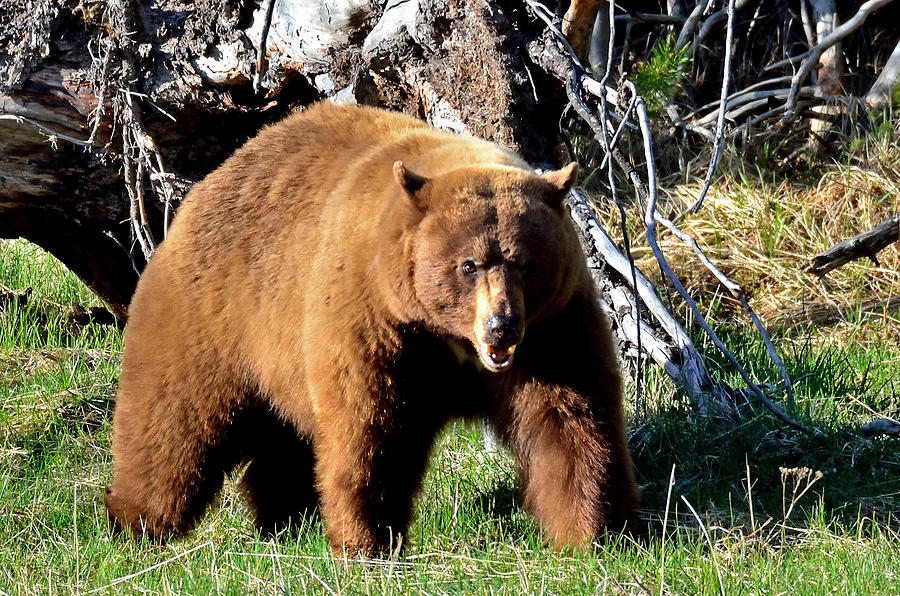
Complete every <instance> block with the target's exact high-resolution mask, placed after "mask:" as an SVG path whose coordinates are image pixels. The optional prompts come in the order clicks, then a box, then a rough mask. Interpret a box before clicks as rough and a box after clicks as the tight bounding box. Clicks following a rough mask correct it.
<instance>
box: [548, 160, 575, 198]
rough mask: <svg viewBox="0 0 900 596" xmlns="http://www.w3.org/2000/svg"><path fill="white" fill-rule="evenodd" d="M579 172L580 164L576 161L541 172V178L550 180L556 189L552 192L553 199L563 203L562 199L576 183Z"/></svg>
mask: <svg viewBox="0 0 900 596" xmlns="http://www.w3.org/2000/svg"><path fill="white" fill-rule="evenodd" d="M577 174H578V164H576V163H575V162H574V161H573V162H572V163H570V164H569V165H567V166H565V167H563V168H561V169H559V170H551V171H549V172H544V173H543V174H541V179H542V180H544V182H548V183H549V184H550V186H552V187H553V188H554V189H555V192H553V193H552V195H551V196H552V199H551V200H556V201H559V202H560V203H562V200H563V199H564V198H566V195H567V194H569V189H571V188H572V185H573V184H575V177H576V175H577Z"/></svg>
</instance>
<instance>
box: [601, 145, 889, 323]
mask: <svg viewBox="0 0 900 596" xmlns="http://www.w3.org/2000/svg"><path fill="white" fill-rule="evenodd" d="M898 137H900V135H898V134H897V133H895V134H894V135H891V136H890V137H889V138H888V140H887V141H885V140H884V139H882V140H880V141H876V140H869V141H862V142H860V143H859V144H858V145H859V147H858V149H857V151H856V152H855V153H854V154H852V155H851V156H850V158H849V159H848V160H847V161H848V163H846V164H843V165H842V164H833V165H831V166H829V167H828V168H827V169H826V170H825V171H824V173H822V174H821V175H819V176H817V177H814V178H813V180H812V181H811V182H810V181H808V180H807V181H796V180H794V179H790V178H781V179H777V178H775V179H773V177H772V175H771V174H769V175H765V174H754V175H753V176H752V177H749V176H748V175H746V174H745V173H744V172H740V171H732V172H729V171H722V172H720V174H719V176H718V182H717V183H716V184H714V185H713V187H712V188H711V189H710V192H709V194H708V196H707V198H706V201H705V203H704V206H703V208H702V210H701V212H700V213H699V214H696V215H694V214H691V213H689V212H688V209H689V207H690V206H691V205H693V204H694V202H695V201H696V200H697V197H698V195H699V193H700V189H701V187H702V182H701V181H696V182H691V183H688V184H680V185H677V186H671V187H664V188H661V189H660V192H661V197H660V211H661V212H662V213H664V214H665V215H667V216H669V217H670V218H674V219H675V221H676V223H677V224H678V225H679V227H681V228H682V230H684V231H686V232H688V233H690V234H691V235H692V236H694V237H695V238H697V240H698V242H699V244H700V246H701V247H702V248H703V250H704V251H705V252H706V253H707V254H708V255H709V256H710V258H711V259H712V260H713V262H714V263H716V265H717V266H718V267H719V268H720V269H722V271H723V272H724V273H725V274H726V275H728V276H729V277H730V278H731V279H733V280H734V281H736V282H738V283H739V284H740V285H741V286H742V287H743V289H744V291H745V293H746V294H747V295H748V297H749V299H750V302H751V305H752V306H753V308H754V309H755V310H756V311H757V312H758V313H759V314H760V316H761V318H762V319H763V321H764V322H765V324H766V325H767V326H768V327H770V328H775V329H791V328H795V327H806V326H809V325H816V326H825V327H832V328H833V329H834V330H836V331H843V332H845V333H850V334H853V335H854V339H857V340H860V339H862V338H861V337H859V331H860V327H865V323H866V321H873V320H878V321H880V322H881V324H877V325H875V327H877V328H878V332H877V333H876V335H877V337H872V338H871V339H874V340H877V341H884V340H887V339H890V340H893V341H896V340H898V339H900V243H894V244H893V245H891V246H889V247H887V248H886V249H884V250H883V251H881V253H879V254H878V260H879V263H878V264H875V263H872V262H871V261H869V260H860V261H855V262H853V263H850V264H847V265H845V266H843V267H841V268H839V269H837V270H834V271H832V272H830V273H829V274H828V275H826V276H825V277H824V278H823V279H822V280H819V279H818V278H817V277H815V276H812V275H808V274H805V273H803V272H802V269H803V267H804V266H805V265H806V264H807V262H808V261H809V259H810V258H811V257H812V256H813V255H815V254H816V253H818V252H821V251H822V250H824V249H826V248H828V247H829V246H832V245H834V244H836V243H838V242H840V241H841V240H845V239H847V238H849V237H851V236H853V235H855V234H858V233H860V232H864V231H866V230H869V229H871V228H873V227H875V226H876V225H877V224H878V223H880V222H882V221H884V220H885V219H887V218H888V217H890V216H892V215H895V214H897V213H900V146H898V144H897V141H896V139H897V138H898ZM891 139H894V140H891ZM766 178H768V179H766ZM597 205H598V208H597V210H598V214H599V217H600V219H601V221H603V222H605V223H606V224H607V225H608V229H609V230H610V231H611V233H612V234H613V235H614V236H619V237H621V232H620V231H619V225H620V224H619V218H618V212H617V210H616V209H615V208H614V207H613V206H611V205H610V204H609V201H606V200H605V199H604V198H602V197H598V200H597ZM629 225H630V226H631V225H633V224H632V223H629ZM659 234H660V238H659V240H660V245H661V246H662V248H663V251H664V252H665V254H666V257H667V258H668V259H669V261H670V263H671V264H672V265H673V267H674V269H675V271H676V272H677V273H678V274H679V275H680V276H681V277H682V282H683V283H684V284H685V287H687V288H688V290H689V291H691V293H692V295H694V296H695V297H696V298H698V301H699V302H700V303H701V304H702V305H703V306H705V307H706V308H708V309H711V310H712V311H713V312H714V313H715V318H717V319H719V320H722V318H723V317H726V318H728V317H731V318H732V319H733V320H734V321H735V322H743V321H746V320H747V319H746V317H744V316H743V315H742V314H741V309H740V305H739V304H738V303H737V302H736V301H735V300H733V299H732V298H731V297H730V296H728V295H727V293H726V294H723V293H722V292H723V289H722V288H721V287H720V286H719V284H718V283H717V282H716V280H715V279H714V278H713V276H712V275H711V274H710V273H709V272H708V271H706V270H705V269H704V268H703V267H702V265H700V263H699V261H698V260H697V259H696V258H695V256H694V255H693V253H692V251H691V249H690V247H689V246H687V245H686V244H685V243H683V242H681V241H679V240H678V239H677V238H675V237H674V236H673V235H672V234H670V233H668V231H666V230H664V229H661V230H660V232H659ZM632 244H633V247H632V250H633V252H634V254H635V257H636V260H637V263H638V266H639V267H640V268H641V269H642V270H643V271H645V272H647V273H650V274H652V273H654V272H656V271H658V267H657V266H656V263H655V260H654V259H653V256H652V254H651V253H650V251H649V249H648V248H647V246H646V240H645V238H644V237H643V235H642V233H640V231H639V233H637V234H635V233H632ZM676 302H677V301H676ZM873 322H874V321H873ZM851 323H852V324H851Z"/></svg>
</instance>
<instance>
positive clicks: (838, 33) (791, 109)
mask: <svg viewBox="0 0 900 596" xmlns="http://www.w3.org/2000/svg"><path fill="white" fill-rule="evenodd" d="M890 2H891V0H868V2H865V3H863V5H862V6H860V7H859V10H858V11H856V14H855V15H853V16H852V17H851V18H850V19H849V20H848V21H847V22H846V23H844V24H843V25H841V26H840V27H837V28H835V30H834V31H832V32H831V34H830V35H827V36H825V38H824V39H822V40H821V41H819V43H818V44H816V45H815V46H814V47H812V48H810V49H809V51H808V52H806V53H805V57H804V58H803V62H801V64H800V67H799V68H798V69H797V72H796V73H794V77H793V79H791V91H790V94H789V95H788V98H787V101H786V102H785V106H784V108H785V109H784V119H785V120H787V119H790V118H792V117H794V116H795V115H796V113H797V99H798V93H799V90H800V85H801V84H802V83H803V81H805V80H806V77H808V76H809V73H810V72H811V71H812V69H813V68H815V67H816V65H817V64H818V63H819V58H820V57H821V56H822V53H823V52H824V51H825V50H827V49H828V48H830V47H832V46H833V45H835V44H837V43H839V42H840V41H841V40H843V39H844V38H845V37H847V36H848V35H850V34H851V33H853V32H854V31H856V30H857V29H859V28H860V27H862V25H863V23H865V22H866V19H867V18H869V15H871V14H872V13H873V12H874V11H876V10H878V9H879V8H881V7H882V6H884V5H886V4H889V3H890ZM796 58H797V57H795V58H793V59H791V60H792V61H796Z"/></svg>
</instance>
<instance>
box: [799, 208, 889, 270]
mask: <svg viewBox="0 0 900 596" xmlns="http://www.w3.org/2000/svg"><path fill="white" fill-rule="evenodd" d="M897 241H900V215H895V216H893V217H891V218H889V219H886V220H885V221H883V222H881V223H880V224H878V225H877V226H875V227H874V228H872V229H871V230H869V231H868V232H863V233H862V234H857V235H856V236H853V237H852V238H848V239H847V240H844V241H843V242H839V243H838V244H835V245H834V246H832V247H831V248H829V249H828V250H825V251H823V252H820V253H819V254H817V255H816V256H814V257H813V258H812V259H811V260H810V262H809V264H808V265H807V266H806V267H804V269H803V271H804V272H806V273H811V274H813V275H818V276H819V277H822V276H823V275H825V274H826V273H828V272H829V271H831V270H833V269H837V268H838V267H840V266H842V265H846V264H847V263H849V262H850V261H855V260H856V259H862V258H863V257H869V259H871V260H872V262H874V263H875V264H876V265H877V264H878V259H877V258H876V256H875V255H877V254H878V252H879V251H881V250H882V249H883V248H885V247H886V246H888V245H890V244H893V243H894V242H897Z"/></svg>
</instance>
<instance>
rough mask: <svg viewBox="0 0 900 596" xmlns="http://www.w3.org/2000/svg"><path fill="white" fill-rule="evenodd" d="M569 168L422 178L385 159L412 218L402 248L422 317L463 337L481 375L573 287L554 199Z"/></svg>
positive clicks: (567, 232)
mask: <svg viewBox="0 0 900 596" xmlns="http://www.w3.org/2000/svg"><path fill="white" fill-rule="evenodd" d="M575 169H576V168H575V164H574V163H572V164H569V165H568V166H566V167H565V168H563V169H561V170H555V171H551V172H547V173H545V174H542V175H540V176H538V175H536V174H533V173H531V172H529V171H526V170H522V169H520V168H515V167H509V166H499V165H489V166H476V167H463V168H459V169H455V170H452V171H450V172H447V173H444V174H440V175H437V176H434V177H431V178H426V177H424V176H421V175H419V174H417V173H415V172H413V171H411V170H409V169H408V168H406V167H405V166H404V165H403V163H402V162H397V163H395V164H394V177H395V179H396V181H397V183H398V184H399V185H400V186H401V187H402V188H403V190H404V192H405V195H406V198H407V200H408V201H410V202H411V204H412V205H413V207H414V211H415V212H416V214H417V218H416V219H417V221H416V224H415V225H414V226H412V227H411V229H410V230H408V232H407V251H406V252H407V257H408V259H409V260H410V261H411V263H410V264H409V267H410V269H409V272H410V276H411V281H412V289H413V292H414V294H415V298H416V301H417V302H418V303H419V305H420V306H421V309H423V310H424V311H425V314H426V323H427V324H428V325H429V326H431V327H432V328H434V329H436V330H437V331H439V332H442V333H446V334H449V335H451V336H454V337H457V338H462V339H467V340H469V341H470V342H471V343H472V346H473V347H474V350H475V352H476V353H477V354H478V357H479V359H480V361H481V362H482V363H483V364H484V366H485V368H487V369H488V370H490V371H493V372H500V371H503V370H506V369H508V368H509V367H510V365H511V364H512V362H513V356H514V353H515V350H516V347H517V346H518V345H519V344H520V343H521V342H522V340H523V338H524V336H525V334H526V330H527V328H528V326H529V325H531V324H533V323H534V322H535V321H538V320H540V319H541V318H544V317H546V316H548V315H550V314H553V313H554V312H556V311H558V310H560V309H561V308H562V307H563V306H565V305H566V304H567V303H568V302H569V300H570V299H571V297H572V294H573V292H574V289H575V287H576V285H577V283H578V276H579V272H580V271H582V270H583V263H584V261H583V257H582V256H581V250H580V248H579V245H578V240H577V237H576V236H575V232H574V228H573V227H572V225H571V224H570V223H569V221H568V219H567V216H566V215H565V213H564V208H563V205H562V201H563V198H564V197H565V195H566V194H567V193H568V191H569V188H570V187H571V186H572V183H573V182H574V178H575Z"/></svg>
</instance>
